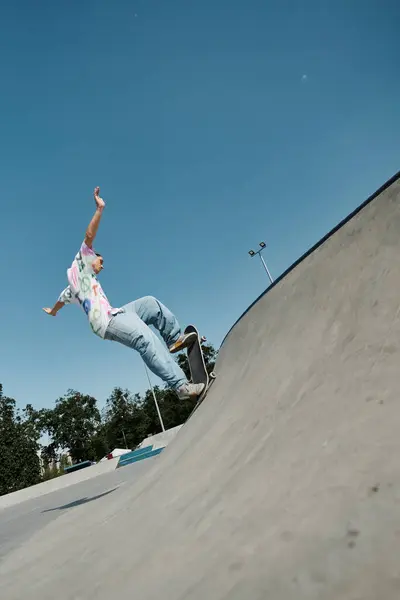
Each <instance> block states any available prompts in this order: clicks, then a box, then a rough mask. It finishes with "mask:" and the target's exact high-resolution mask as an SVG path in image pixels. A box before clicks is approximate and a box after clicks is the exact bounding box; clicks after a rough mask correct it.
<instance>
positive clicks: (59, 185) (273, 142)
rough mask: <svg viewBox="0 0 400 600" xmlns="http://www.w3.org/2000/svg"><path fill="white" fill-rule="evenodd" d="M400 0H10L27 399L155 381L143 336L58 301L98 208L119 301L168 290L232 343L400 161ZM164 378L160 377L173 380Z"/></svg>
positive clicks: (12, 241)
mask: <svg viewBox="0 0 400 600" xmlns="http://www.w3.org/2000/svg"><path fill="white" fill-rule="evenodd" d="M399 17H400V7H399V3H398V2H396V0H392V1H391V0H386V2H384V3H382V2H379V1H378V0H364V1H361V0H359V1H358V2H357V1H353V2H349V1H348V0H336V1H335V2H331V1H328V0H308V1H306V2H303V3H295V2H289V1H287V0H286V1H284V0H276V1H268V0H247V1H246V2H244V1H243V0H241V1H240V2H239V1H238V0H212V1H211V0H202V1H201V2H200V1H198V0H191V1H188V0H169V1H168V2H166V1H165V0H129V1H128V0H119V1H118V2H110V1H109V0H84V1H82V0H81V1H78V0H73V1H71V2H52V1H50V0H46V1H45V0H38V1H37V2H32V1H28V0H25V1H24V0H20V1H19V2H14V3H11V2H8V3H3V6H2V10H1V19H0V55H1V62H2V69H1V75H2V78H1V79H2V81H1V93H0V115H1V116H0V119H1V121H0V123H1V129H0V140H1V141H0V149H1V150H0V152H1V161H0V172H1V200H0V201H1V219H0V234H1V237H0V240H1V242H0V243H1V254H2V256H1V264H0V283H1V290H2V293H1V299H0V302H1V315H2V325H1V339H0V382H2V383H3V385H4V392H5V393H6V394H7V395H10V396H13V397H15V398H16V399H17V401H18V403H19V404H21V405H23V404H25V403H27V402H32V403H33V404H34V405H35V406H36V407H40V406H51V405H52V404H53V402H54V400H55V399H56V398H57V397H59V396H61V395H63V394H65V393H66V391H67V389H68V388H74V389H78V390H80V391H81V392H84V393H90V394H93V395H94V396H96V397H97V398H98V400H99V401H100V404H102V403H103V402H104V400H105V399H106V397H107V396H108V395H109V393H110V392H111V390H112V388H113V387H114V386H117V385H118V386H122V387H128V388H129V389H131V390H132V391H133V392H136V391H139V392H140V391H143V389H145V388H146V379H145V373H144V370H143V365H142V362H141V359H140V357H139V355H137V354H136V353H135V352H134V351H131V350H129V349H128V348H125V347H123V346H120V345H118V344H116V343H112V342H105V341H102V340H100V339H99V338H97V337H96V336H94V335H93V334H92V332H91V331H90V328H89V326H88V323H87V319H86V317H85V315H84V314H83V312H81V311H80V309H79V308H77V307H75V306H69V307H66V308H64V309H63V311H62V312H61V313H60V314H59V315H58V316H57V317H56V318H55V319H54V318H51V317H48V316H47V315H45V314H44V313H43V312H42V310H41V308H42V307H43V306H48V305H51V304H53V303H54V301H55V300H56V299H57V296H58V294H59V292H60V291H61V290H62V289H63V287H65V285H66V274H65V272H66V269H67V268H68V266H69V265H70V263H71V261H72V259H73V257H74V255H75V253H76V251H77V249H78V248H79V245H80V243H81V240H82V238H83V235H84V232H85V228H86V226H87V223H88V222H89V220H90V218H91V216H92V212H93V208H94V205H93V200H92V189H93V187H94V186H95V185H100V186H101V192H102V195H103V197H104V199H105V200H106V202H107V208H106V212H105V213H104V217H103V222H102V223H101V227H100V231H99V234H98V240H97V247H98V249H99V250H101V251H102V253H103V254H104V257H105V267H106V268H105V270H104V272H103V274H102V284H103V287H104V290H105V292H106V294H107V295H108V297H109V299H110V302H111V303H112V304H113V305H114V306H119V305H121V304H124V303H126V302H129V301H131V300H134V299H135V298H137V297H140V296H143V295H146V294H152V295H155V296H158V297H159V298H160V299H161V300H162V301H163V302H164V303H166V304H167V305H168V306H170V307H171V309H172V310H173V311H174V312H175V313H176V314H177V315H178V317H179V319H180V320H181V322H182V324H183V325H185V324H187V323H188V322H195V323H196V324H197V325H198V326H199V328H200V330H201V333H202V334H205V335H207V336H208V338H209V340H210V341H211V342H213V343H214V345H215V346H217V347H218V346H219V343H220V342H221V340H222V338H223V337H224V335H225V333H226V331H227V330H228V329H229V327H230V326H231V324H232V323H233V321H234V320H235V319H236V318H237V317H238V316H239V315H240V314H241V313H242V312H243V311H244V310H245V309H246V307H247V306H248V305H249V304H250V303H251V302H252V301H253V300H254V299H255V297H256V296H257V295H258V294H260V293H261V292H262V291H263V290H264V289H265V287H266V284H267V280H266V276H265V273H264V272H263V271H262V269H261V266H260V263H259V261H258V260H254V259H250V257H249V256H248V254H247V251H248V250H249V248H251V247H252V246H257V243H258V242H259V241H260V240H267V242H268V249H267V252H266V254H265V257H266V259H267V261H268V264H269V267H270V269H271V271H272V274H273V275H274V276H275V277H276V276H278V275H279V274H280V273H282V271H284V270H285V269H286V268H287V267H288V266H289V265H290V264H291V263H292V262H294V261H295V260H296V259H297V258H298V257H299V256H300V255H301V254H302V253H303V252H304V251H305V250H307V249H308V248H309V247H310V246H311V245H312V244H314V243H315V242H316V241H317V240H318V239H320V238H321V237H322V236H323V235H324V234H325V233H326V232H327V231H328V230H329V229H331V228H332V227H333V226H335V225H336V224H337V222H338V221H339V220H340V219H342V218H343V217H345V216H346V215H347V214H348V213H349V212H350V211H351V210H353V209H354V208H355V207H356V206H357V205H358V204H360V203H361V202H362V201H363V200H364V199H365V198H366V197H367V196H368V195H369V194H371V193H372V192H374V191H375V190H376V189H377V188H378V187H379V186H380V185H381V184H383V183H384V182H385V181H386V180H387V179H388V178H389V177H391V176H392V175H393V174H394V173H395V172H396V171H397V170H398V168H399V157H400V152H399V133H400V104H399V98H400V79H399V77H398V71H399V59H400V42H399V35H398V19H399ZM155 381H156V380H155Z"/></svg>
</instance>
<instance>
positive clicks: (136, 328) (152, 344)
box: [105, 296, 187, 389]
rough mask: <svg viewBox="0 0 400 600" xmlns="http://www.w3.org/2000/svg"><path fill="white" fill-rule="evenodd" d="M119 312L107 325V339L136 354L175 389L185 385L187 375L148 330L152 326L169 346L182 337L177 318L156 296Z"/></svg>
mask: <svg viewBox="0 0 400 600" xmlns="http://www.w3.org/2000/svg"><path fill="white" fill-rule="evenodd" d="M120 310H121V312H120V313H118V314H116V315H115V316H114V317H112V319H111V321H110V323H109V324H108V327H107V331H106V334H105V339H106V340H112V341H114V342H119V343H120V344H124V346H128V347H129V348H133V349H134V350H137V351H138V352H139V354H140V355H141V357H142V358H143V361H144V362H145V364H146V365H147V366H148V368H149V369H150V370H151V371H152V372H153V373H154V374H155V375H157V376H158V377H160V379H162V380H163V381H165V383H166V384H167V385H168V386H169V387H171V388H172V389H177V388H178V387H180V386H181V385H182V384H183V383H186V382H187V379H186V376H185V373H184V372H183V371H182V369H181V368H180V367H179V366H178V364H177V363H176V361H175V360H174V359H173V357H172V355H171V354H170V352H169V350H168V348H167V347H166V346H165V345H164V344H163V343H162V341H161V340H160V338H159V337H158V336H157V335H156V334H155V333H154V332H153V331H152V330H151V329H150V327H149V325H153V327H155V328H156V329H157V330H158V331H159V332H160V335H161V337H162V338H163V340H164V341H165V343H166V345H167V346H170V345H171V344H173V343H174V342H176V340H177V339H178V338H179V336H180V334H181V329H180V326H179V323H178V321H177V319H176V317H175V315H173V314H172V312H171V311H170V310H168V308H167V307H166V306H164V305H163V304H162V303H161V302H160V301H159V300H157V299H156V298H154V297H153V296H145V297H144V298H139V299H138V300H135V301H134V302H130V303H129V304H126V305H125V306H122V307H121V309H120Z"/></svg>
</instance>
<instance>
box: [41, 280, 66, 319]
mask: <svg viewBox="0 0 400 600" xmlns="http://www.w3.org/2000/svg"><path fill="white" fill-rule="evenodd" d="M71 301H72V292H71V288H70V287H69V286H68V287H66V288H65V290H63V291H62V292H61V294H60V295H59V297H58V300H57V302H56V303H55V305H54V306H53V308H44V309H43V310H44V312H45V313H47V314H48V315H51V316H52V317H55V316H56V314H57V313H58V311H59V310H61V308H62V307H63V306H65V304H70V302H71Z"/></svg>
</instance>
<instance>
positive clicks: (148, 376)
mask: <svg viewBox="0 0 400 600" xmlns="http://www.w3.org/2000/svg"><path fill="white" fill-rule="evenodd" d="M143 365H144V370H145V371H146V375H147V380H148V382H149V386H150V389H151V392H152V394H153V398H154V404H155V405H156V409H157V413H158V418H159V419H160V423H161V429H162V430H163V431H165V427H164V423H163V420H162V416H161V413H160V408H159V406H158V402H157V398H156V395H155V393H154V389H153V386H152V385H151V381H150V375H149V372H148V370H147V367H146V365H145V364H144V363H143Z"/></svg>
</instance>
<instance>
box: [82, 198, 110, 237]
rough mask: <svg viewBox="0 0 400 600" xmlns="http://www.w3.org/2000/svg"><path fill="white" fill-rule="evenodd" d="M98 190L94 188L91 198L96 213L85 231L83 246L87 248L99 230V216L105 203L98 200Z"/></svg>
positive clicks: (100, 199)
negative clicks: (92, 198) (94, 203)
mask: <svg viewBox="0 0 400 600" xmlns="http://www.w3.org/2000/svg"><path fill="white" fill-rule="evenodd" d="M99 194H100V188H99V187H96V188H94V192H93V196H94V201H95V202H96V212H95V213H94V215H93V217H92V220H91V221H90V223H89V225H88V228H87V229H86V235H85V244H86V246H88V247H89V248H91V247H92V246H93V242H94V238H95V237H96V233H97V230H98V228H99V224H100V219H101V215H102V214H103V210H104V207H105V205H106V203H105V202H104V200H103V198H100V196H99Z"/></svg>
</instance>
